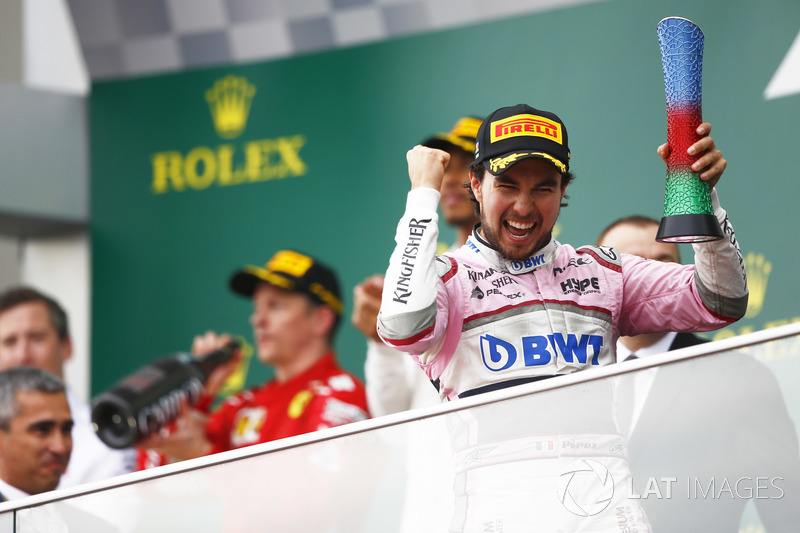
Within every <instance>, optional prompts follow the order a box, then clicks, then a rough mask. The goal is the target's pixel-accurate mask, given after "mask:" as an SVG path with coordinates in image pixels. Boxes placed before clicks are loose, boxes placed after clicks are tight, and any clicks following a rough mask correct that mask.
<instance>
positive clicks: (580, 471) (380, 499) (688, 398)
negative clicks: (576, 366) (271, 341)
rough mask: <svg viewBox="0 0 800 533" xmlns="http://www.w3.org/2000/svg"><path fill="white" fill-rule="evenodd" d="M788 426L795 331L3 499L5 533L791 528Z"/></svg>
mask: <svg viewBox="0 0 800 533" xmlns="http://www.w3.org/2000/svg"><path fill="white" fill-rule="evenodd" d="M631 414H632V415H631ZM798 417H800V324H790V325H787V326H782V327H778V328H773V329H769V330H764V331H759V332H755V333H751V334H747V335H741V336H739V337H735V338H731V339H726V340H723V341H717V342H714V343H708V344H704V345H700V346H694V347H691V348H685V349H682V350H676V351H673V352H668V353H665V354H661V355H657V356H653V357H650V358H646V359H640V360H636V361H631V362H626V363H623V364H618V365H612V366H607V367H602V368H596V369H591V370H588V371H584V372H579V373H578V374H575V375H570V376H561V377H557V378H553V379H547V380H543V381H539V382H536V383H531V384H528V385H522V386H518V387H513V388H509V389H504V390H500V391H495V392H491V393H487V394H484V395H480V396H476V397H472V398H467V399H463V400H459V401H456V402H450V403H447V404H442V405H437V406H433V407H430V408H425V409H418V410H413V411H407V412H404V413H398V414H395V415H390V416H385V417H380V418H375V419H371V420H367V421H364V422H359V423H355V424H350V425H347V426H342V427H338V428H333V429H328V430H323V431H319V432H316V433H312V434H307V435H301V436H297V437H292V438H288V439H284V440H281V441H276V442H271V443H266V444H261V445H256V446H250V447H247V448H243V449H239V450H234V451H231V452H226V453H221V454H217V455H213V456H208V457H203V458H200V459H195V460H192V461H185V462H183V463H179V464H175V465H169V466H165V467H161V468H157V469H154V470H150V471H145V472H135V473H132V474H128V475H125V476H119V477H117V478H113V479H109V480H106V481H103V482H97V483H93V484H87V485H83V486H80V487H75V488H72V489H67V490H61V491H53V492H49V493H45V494H40V495H36V496H31V497H28V498H25V499H21V500H16V501H11V502H6V503H3V504H0V533H5V532H34V531H35V532H48V533H52V532H62V531H64V532H66V531H71V532H72V531H74V532H125V533H128V532H140V531H141V532H160V531H164V532H166V531H169V532H174V531H181V532H183V531H215V532H216V531H220V532H237V533H238V532H250V531H252V532H264V531H275V532H294V531H297V532H320V533H337V532H362V531H363V532H372V531H374V532H381V533H385V532H394V531H397V532H406V531H415V532H419V531H437V532H438V531H459V532H460V531H465V532H472V531H475V532H498V533H499V532H503V533H512V532H517V531H526V532H527V531H547V532H553V531H623V530H625V529H626V528H627V529H628V530H633V529H634V528H637V529H638V531H656V532H660V531H738V530H739V528H742V529H743V530H748V529H749V528H752V529H749V530H752V531H759V529H758V528H760V527H764V528H765V529H766V531H770V532H771V531H796V528H797V527H798V524H800V518H799V517H800V505H799V503H800V457H799V456H798V433H797V428H796V424H795V421H796V420H798Z"/></svg>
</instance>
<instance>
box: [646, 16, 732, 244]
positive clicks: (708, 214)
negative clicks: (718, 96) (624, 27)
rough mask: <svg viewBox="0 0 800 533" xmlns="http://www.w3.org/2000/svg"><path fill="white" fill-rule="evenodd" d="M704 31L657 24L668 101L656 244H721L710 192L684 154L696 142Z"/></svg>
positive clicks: (682, 22) (685, 24)
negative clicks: (661, 206)
mask: <svg viewBox="0 0 800 533" xmlns="http://www.w3.org/2000/svg"><path fill="white" fill-rule="evenodd" d="M703 41H704V37H703V30H701V29H700V28H699V27H698V26H697V25H696V24H695V23H693V22H692V21H690V20H687V19H685V18H680V17H667V18H665V19H663V20H662V21H661V22H659V23H658V43H659V46H660V47H661V63H662V65H663V67H664V89H665V92H666V96H667V142H668V143H669V147H670V153H669V157H668V158H667V185H666V194H665V199H664V217H663V218H662V219H661V224H660V225H659V227H658V233H657V234H656V240H657V241H658V242H706V241H715V240H718V239H721V238H722V230H721V229H720V227H719V222H718V221H717V218H716V217H715V216H714V210H713V209H712V207H711V189H710V187H709V185H708V183H706V182H704V181H703V180H701V179H700V176H699V173H698V172H694V171H692V168H691V165H692V163H694V162H695V161H697V159H698V158H697V157H696V156H694V157H692V156H689V155H688V154H687V153H686V150H687V149H688V148H689V147H690V146H691V145H693V144H694V143H695V142H697V140H698V139H699V136H698V135H697V127H698V126H699V125H700V123H701V122H702V121H703V119H702V77H703Z"/></svg>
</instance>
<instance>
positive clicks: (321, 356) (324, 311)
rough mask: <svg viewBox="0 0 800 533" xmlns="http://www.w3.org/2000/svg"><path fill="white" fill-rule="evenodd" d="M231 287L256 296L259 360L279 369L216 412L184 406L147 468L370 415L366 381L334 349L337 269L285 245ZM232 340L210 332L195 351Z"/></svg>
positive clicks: (154, 446) (218, 375) (152, 445)
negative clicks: (344, 365)
mask: <svg viewBox="0 0 800 533" xmlns="http://www.w3.org/2000/svg"><path fill="white" fill-rule="evenodd" d="M230 287H231V289H233V291H234V292H236V293H237V294H240V295H243V296H247V297H250V298H252V301H253V315H252V317H251V318H250V322H251V324H252V326H253V333H254V341H255V345H256V349H257V353H258V358H259V360H260V361H261V362H262V363H264V364H266V365H269V366H271V367H272V368H273V369H274V370H275V374H274V376H273V378H272V379H271V380H270V381H268V382H267V383H265V384H264V385H261V386H259V387H254V388H252V389H247V390H245V391H243V392H241V393H239V394H237V395H235V396H232V397H230V398H228V399H227V400H225V401H224V402H223V403H222V404H221V405H220V407H219V408H218V409H217V410H216V411H214V412H213V413H212V414H210V415H208V414H206V413H205V412H203V411H202V410H198V409H192V408H189V409H185V410H184V412H183V414H182V415H181V417H180V418H179V419H178V420H177V421H176V423H175V424H174V426H173V428H172V429H171V431H170V432H168V434H162V435H155V436H153V437H151V438H150V439H148V440H147V441H145V442H143V443H142V444H141V445H140V448H141V449H146V450H147V451H146V452H144V453H142V454H140V458H139V459H140V460H139V467H140V468H148V467H152V466H157V465H158V464H163V463H164V462H175V461H179V460H185V459H191V458H194V457H200V456H203V455H208V454H209V453H216V452H221V451H225V450H231V449H234V448H240V447H242V446H248V445H251V444H258V443H261V442H268V441H272V440H276V439H281V438H285V437H291V436H293V435H299V434H302V433H308V432H312V431H317V430H319V429H324V428H329V427H333V426H339V425H342V424H347V423H349V422H356V421H358V420H364V419H366V418H368V416H369V415H368V411H367V400H366V393H365V391H364V386H363V384H362V383H361V382H360V381H359V380H358V379H357V378H356V377H355V376H353V375H351V374H349V373H348V372H346V371H344V370H342V369H341V368H340V367H339V366H338V364H337V363H336V358H335V355H334V352H333V350H332V339H333V335H334V333H335V331H336V328H337V326H338V325H339V321H340V319H341V316H342V313H343V312H344V306H343V304H342V301H341V296H340V291H339V283H338V281H337V279H336V274H335V273H334V272H333V270H331V269H330V268H329V267H327V266H325V265H324V264H322V263H320V262H319V261H317V260H316V259H314V258H312V257H310V256H308V255H305V254H302V253H299V252H296V251H292V250H282V251H279V252H278V253H276V254H275V255H274V256H273V257H272V258H271V259H270V260H269V261H268V262H267V264H266V265H265V266H263V267H258V266H252V265H248V266H245V267H244V268H242V269H241V270H239V271H237V272H235V273H234V274H233V276H232V277H231V279H230ZM228 341H230V336H229V335H217V334H216V333H214V332H208V333H206V334H205V335H203V336H200V337H197V338H195V341H194V344H193V347H192V351H193V352H194V353H197V354H203V353H207V352H209V351H212V350H215V349H218V348H220V347H222V346H223V345H224V344H225V343H227V342H228ZM237 363H238V361H237V360H236V359H234V360H233V361H231V362H230V363H228V364H226V365H224V366H222V367H220V368H218V369H217V370H215V371H214V373H213V374H212V375H211V377H210V378H209V380H208V382H207V383H206V391H205V392H206V394H207V397H208V398H214V397H215V395H216V393H217V391H218V390H219V387H220V385H221V384H222V383H223V382H224V380H225V378H227V377H228V376H229V375H230V374H231V373H232V372H233V371H234V370H235V368H236V364H237ZM207 403H210V402H207ZM165 433H166V432H165ZM154 452H155V453H154Z"/></svg>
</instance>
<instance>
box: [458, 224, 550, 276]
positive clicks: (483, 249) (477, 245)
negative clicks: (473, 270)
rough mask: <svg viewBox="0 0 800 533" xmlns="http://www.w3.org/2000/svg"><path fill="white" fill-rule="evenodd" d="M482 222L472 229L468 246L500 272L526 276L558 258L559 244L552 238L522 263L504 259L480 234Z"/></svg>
mask: <svg viewBox="0 0 800 533" xmlns="http://www.w3.org/2000/svg"><path fill="white" fill-rule="evenodd" d="M479 227H480V222H479V223H477V224H475V227H474V228H472V235H470V236H469V237H468V238H467V244H466V246H468V247H469V248H470V249H472V250H473V251H474V252H475V253H479V254H481V255H482V256H483V257H484V258H485V259H486V260H487V261H488V262H489V263H490V264H491V265H492V266H494V267H496V268H497V269H498V270H501V271H504V272H509V273H511V274H524V273H525V272H532V271H534V270H536V269H537V268H540V267H543V266H545V265H549V264H551V263H552V262H553V261H554V260H555V258H556V257H558V248H559V246H560V244H559V242H558V241H557V240H555V239H554V238H553V237H552V236H551V237H550V242H549V243H547V245H545V246H544V247H543V248H540V249H539V250H538V251H537V252H536V253H535V254H533V255H532V256H530V257H529V258H527V259H523V260H522V261H514V260H510V259H506V258H504V257H503V256H502V255H500V253H499V252H498V251H497V250H495V249H494V248H492V246H491V245H490V244H489V243H488V242H486V241H485V240H484V239H483V238H482V237H481V236H480V234H479V233H478V228H479Z"/></svg>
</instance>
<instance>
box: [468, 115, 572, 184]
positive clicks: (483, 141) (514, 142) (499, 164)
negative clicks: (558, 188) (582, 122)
mask: <svg viewBox="0 0 800 533" xmlns="http://www.w3.org/2000/svg"><path fill="white" fill-rule="evenodd" d="M569 155H570V154H569V144H568V142H567V127H566V126H565V125H564V122H562V121H561V119H560V118H558V115H556V114H555V113H550V112H549V111H542V110H540V109H536V108H533V107H531V106H528V105H525V104H518V105H515V106H510V107H501V108H500V109H498V110H497V111H495V112H493V113H492V114H491V115H489V116H488V117H486V120H484V121H483V124H481V127H480V129H479V130H478V140H477V144H476V146H475V161H476V162H477V163H483V166H484V167H486V170H488V171H489V172H491V173H492V174H494V175H495V176H497V175H499V174H502V173H503V172H505V171H506V170H508V169H509V168H511V167H512V166H514V165H515V164H516V163H518V162H519V161H522V160H523V159H530V158H538V159H544V160H546V161H549V162H550V163H552V164H553V165H554V166H555V167H556V168H557V169H558V170H559V171H561V173H564V172H567V171H568V170H569Z"/></svg>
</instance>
